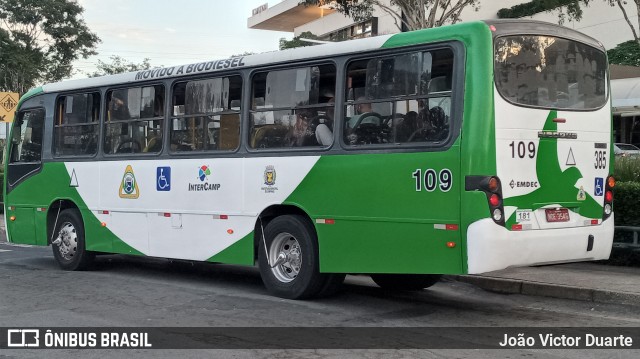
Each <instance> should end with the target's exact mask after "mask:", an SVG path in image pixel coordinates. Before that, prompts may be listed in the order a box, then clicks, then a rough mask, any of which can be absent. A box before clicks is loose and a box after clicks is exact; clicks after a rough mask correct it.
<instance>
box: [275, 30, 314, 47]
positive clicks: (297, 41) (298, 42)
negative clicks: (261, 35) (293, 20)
mask: <svg viewBox="0 0 640 359" xmlns="http://www.w3.org/2000/svg"><path fill="white" fill-rule="evenodd" d="M302 39H312V40H319V39H320V38H319V37H318V36H316V35H314V34H312V33H311V32H310V31H305V32H303V33H301V34H300V35H298V36H296V37H294V38H293V39H291V40H287V39H285V38H284V37H283V38H281V39H280V50H285V49H293V48H295V47H303V46H312V45H315V44H314V43H312V42H309V41H304V40H302Z"/></svg>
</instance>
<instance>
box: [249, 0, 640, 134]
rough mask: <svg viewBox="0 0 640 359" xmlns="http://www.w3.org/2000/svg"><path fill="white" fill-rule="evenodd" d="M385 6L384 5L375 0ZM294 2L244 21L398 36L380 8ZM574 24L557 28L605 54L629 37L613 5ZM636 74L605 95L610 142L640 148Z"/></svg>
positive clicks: (486, 0)
mask: <svg viewBox="0 0 640 359" xmlns="http://www.w3.org/2000/svg"><path fill="white" fill-rule="evenodd" d="M381 1H382V2H383V3H384V4H386V5H387V6H390V7H392V8H393V7H394V6H393V5H391V1H390V0H381ZM529 1H530V0H502V1H495V0H480V2H479V7H478V8H477V9H474V8H471V7H468V8H466V9H464V10H463V11H462V13H461V20H462V21H473V20H490V19H497V18H498V11H499V10H500V9H503V8H511V7H513V6H515V5H519V4H524V3H527V2H529ZM299 2H300V0H282V1H280V2H278V3H277V4H275V5H273V6H268V5H267V4H265V5H263V6H261V7H260V8H258V9H255V10H254V11H253V14H252V16H251V17H249V18H248V20H247V25H248V27H249V28H252V29H262V30H277V31H288V32H291V33H293V35H294V36H298V35H300V34H301V33H303V32H307V31H308V32H311V33H313V34H314V35H316V36H319V37H320V38H321V39H323V40H327V41H342V40H351V39H357V38H362V37H369V36H376V35H383V34H392V33H397V32H400V26H399V24H398V21H397V19H396V18H395V17H394V16H391V15H390V14H389V13H388V12H385V11H384V10H382V9H381V8H376V9H375V10H374V12H373V14H372V15H373V17H372V18H371V19H369V20H367V21H364V22H359V23H358V22H354V21H353V20H352V19H350V18H348V17H346V16H344V15H343V14H341V13H339V12H337V11H335V10H333V9H331V8H330V7H329V6H324V7H305V6H303V5H300V4H299ZM623 6H624V7H625V10H626V12H627V15H628V16H629V21H630V22H631V23H632V24H634V26H636V29H637V25H638V11H637V9H636V7H635V3H634V2H631V1H629V2H627V3H626V4H624V5H623ZM582 9H583V14H582V18H581V19H580V20H579V21H576V20H569V19H566V20H565V21H564V22H563V25H564V26H566V27H570V28H572V29H575V30H578V31H580V32H583V33H585V34H587V35H589V36H591V37H593V38H595V39H597V40H599V41H600V42H601V43H602V44H603V45H604V47H605V48H606V49H611V48H614V47H616V46H617V45H618V44H620V43H622V42H625V41H628V40H632V39H633V33H632V31H631V29H630V27H629V25H628V24H627V21H626V20H625V18H624V15H623V12H622V11H621V10H620V8H619V7H618V6H610V5H609V4H608V1H605V0H592V1H590V2H589V5H588V6H584V5H583V8H582ZM559 14H560V10H557V9H556V10H551V11H547V12H541V13H537V14H535V15H533V16H529V17H526V18H528V19H533V20H540V21H546V22H553V23H557V22H558V21H559ZM638 76H640V72H639V71H634V70H633V69H631V70H629V69H627V70H626V71H625V70H622V69H620V68H618V69H616V70H615V71H614V70H613V69H612V71H611V94H612V102H613V111H614V121H613V122H614V136H615V137H614V140H615V142H626V143H634V144H636V145H640V77H638Z"/></svg>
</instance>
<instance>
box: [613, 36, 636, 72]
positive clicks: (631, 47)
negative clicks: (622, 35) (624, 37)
mask: <svg viewBox="0 0 640 359" xmlns="http://www.w3.org/2000/svg"><path fill="white" fill-rule="evenodd" d="M607 57H608V58H609V63H610V64H616V65H628V66H640V45H638V43H637V42H636V41H635V40H629V41H625V42H623V43H621V44H618V46H616V47H614V48H613V49H611V50H607Z"/></svg>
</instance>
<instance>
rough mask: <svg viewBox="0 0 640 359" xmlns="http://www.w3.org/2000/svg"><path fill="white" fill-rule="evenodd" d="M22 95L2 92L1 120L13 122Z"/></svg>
mask: <svg viewBox="0 0 640 359" xmlns="http://www.w3.org/2000/svg"><path fill="white" fill-rule="evenodd" d="M19 99H20V95H18V94H17V93H15V92H0V122H12V121H13V115H14V114H15V113H16V108H17V107H18V100H19Z"/></svg>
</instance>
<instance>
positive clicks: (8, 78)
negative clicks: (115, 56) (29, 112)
mask: <svg viewBox="0 0 640 359" xmlns="http://www.w3.org/2000/svg"><path fill="white" fill-rule="evenodd" d="M83 11H84V9H83V8H82V6H80V5H79V4H78V3H77V2H76V1H75V0H20V1H15V0H0V89H1V90H3V91H15V92H19V93H24V92H26V91H27V90H28V89H29V88H31V87H33V86H35V85H36V84H38V83H41V82H53V81H59V80H62V79H63V78H65V77H69V76H70V75H71V72H72V63H73V61H75V60H77V59H79V58H81V57H82V58H87V57H89V56H90V55H95V54H96V52H95V51H94V49H95V46H96V44H97V43H98V42H100V39H99V38H98V36H97V35H96V34H94V33H93V32H91V31H90V30H89V28H88V27H87V25H86V24H85V22H84V20H83V19H82V12H83Z"/></svg>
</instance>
